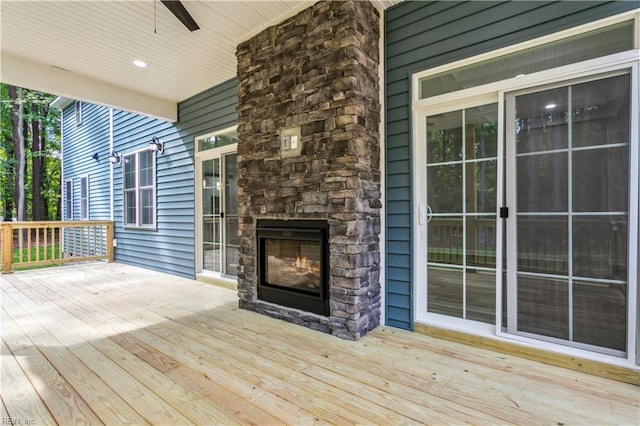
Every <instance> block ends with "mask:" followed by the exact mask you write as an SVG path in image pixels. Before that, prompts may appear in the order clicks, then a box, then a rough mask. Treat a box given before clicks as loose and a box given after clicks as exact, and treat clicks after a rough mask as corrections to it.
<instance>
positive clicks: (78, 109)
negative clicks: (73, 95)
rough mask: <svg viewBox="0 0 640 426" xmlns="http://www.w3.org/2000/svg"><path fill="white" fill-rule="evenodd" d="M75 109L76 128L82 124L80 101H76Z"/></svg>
mask: <svg viewBox="0 0 640 426" xmlns="http://www.w3.org/2000/svg"><path fill="white" fill-rule="evenodd" d="M74 106H75V109H76V126H79V125H81V124H82V101H76V102H75V104H74Z"/></svg>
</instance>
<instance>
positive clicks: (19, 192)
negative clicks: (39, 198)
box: [9, 85, 27, 221]
mask: <svg viewBox="0 0 640 426" xmlns="http://www.w3.org/2000/svg"><path fill="white" fill-rule="evenodd" d="M9 100H10V101H11V131H12V132H13V155H14V159H15V160H16V163H15V164H16V181H15V188H14V192H13V194H14V195H13V201H14V203H15V206H16V211H17V217H18V221H23V220H26V218H27V217H26V216H27V207H26V204H25V200H24V196H25V194H24V180H25V173H26V153H25V146H24V139H25V138H24V131H25V128H24V103H23V101H22V87H15V86H12V85H9Z"/></svg>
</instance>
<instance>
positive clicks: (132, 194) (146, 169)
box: [123, 150, 156, 228]
mask: <svg viewBox="0 0 640 426" xmlns="http://www.w3.org/2000/svg"><path fill="white" fill-rule="evenodd" d="M123 161H124V167H123V181H124V226H125V227H140V228H155V225H156V173H155V166H156V165H155V155H154V152H153V151H150V150H144V151H138V152H134V153H132V154H128V155H125V156H124V157H123Z"/></svg>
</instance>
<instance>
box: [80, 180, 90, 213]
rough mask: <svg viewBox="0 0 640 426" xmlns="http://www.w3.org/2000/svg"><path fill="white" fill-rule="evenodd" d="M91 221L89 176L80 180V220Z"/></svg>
mask: <svg viewBox="0 0 640 426" xmlns="http://www.w3.org/2000/svg"><path fill="white" fill-rule="evenodd" d="M88 219H89V176H83V177H81V178H80V220H88Z"/></svg>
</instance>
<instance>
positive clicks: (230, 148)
mask: <svg viewBox="0 0 640 426" xmlns="http://www.w3.org/2000/svg"><path fill="white" fill-rule="evenodd" d="M237 129H238V127H237V126H232V127H227V128H225V129H222V130H219V131H216V132H211V133H206V134H204V135H198V136H196V137H195V138H194V143H193V145H194V151H195V153H196V154H195V158H196V168H195V175H194V179H195V185H194V188H195V193H196V197H195V198H196V199H195V202H196V203H195V208H196V210H195V216H196V217H195V224H196V226H195V231H196V265H195V266H196V274H202V273H203V272H205V271H204V265H203V260H202V243H203V241H202V234H203V230H202V221H201V220H200V219H201V217H199V215H200V214H201V212H202V203H203V202H202V162H203V161H206V160H212V159H214V158H218V157H221V156H222V155H224V154H230V153H233V152H238V144H237V143H234V144H230V145H224V146H221V147H219V148H213V149H207V150H204V151H198V139H203V138H209V137H211V136H219V135H226V134H229V133H233V132H237ZM207 273H209V272H208V271H207ZM211 274H214V278H217V279H223V280H229V281H231V282H235V281H236V278H228V277H225V276H222V275H221V274H218V273H215V272H211Z"/></svg>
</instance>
